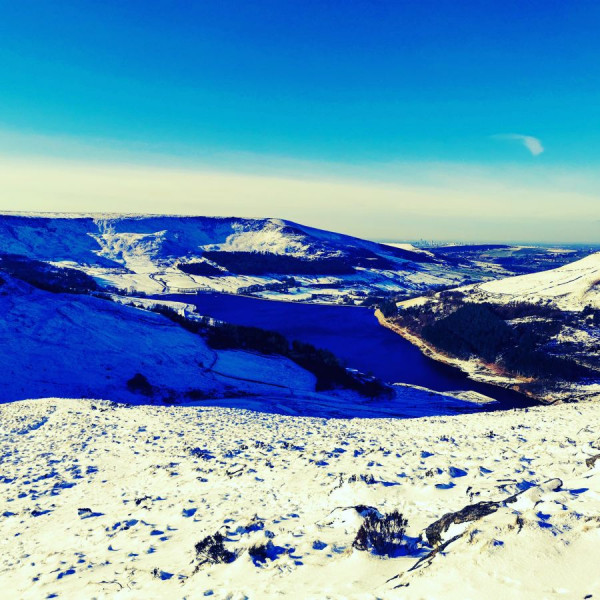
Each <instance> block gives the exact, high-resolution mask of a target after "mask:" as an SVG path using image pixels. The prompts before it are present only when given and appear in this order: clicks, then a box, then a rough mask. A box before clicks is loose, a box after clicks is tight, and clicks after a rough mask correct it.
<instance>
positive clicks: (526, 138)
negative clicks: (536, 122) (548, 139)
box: [493, 133, 544, 156]
mask: <svg viewBox="0 0 600 600" xmlns="http://www.w3.org/2000/svg"><path fill="white" fill-rule="evenodd" d="M493 138H494V139H496V140H512V141H515V142H519V143H520V144H522V145H523V146H525V148H527V150H529V152H531V154H532V155H533V156H538V155H539V154H541V153H542V152H543V151H544V146H542V142H541V141H540V140H539V139H538V138H536V137H533V136H532V135H521V134H520V133H502V134H499V135H495V136H493Z"/></svg>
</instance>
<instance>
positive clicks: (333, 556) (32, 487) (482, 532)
mask: <svg viewBox="0 0 600 600" xmlns="http://www.w3.org/2000/svg"><path fill="white" fill-rule="evenodd" d="M599 421H600V405H598V404H586V405H563V406H553V407H539V408H534V409H529V410H527V411H525V410H517V411H509V412H502V413H488V414H483V415H479V416H478V417H477V418H476V419H474V418H473V417H472V416H467V415H463V416H455V417H445V418H440V417H436V418H423V419H416V420H405V421H398V420H394V419H376V420H363V419H353V420H336V419H331V420H323V419H311V418H297V417H295V418H292V417H284V416H278V415H264V414H261V413H254V412H251V411H247V410H232V409H223V408H208V409H206V408H198V407H183V406H179V407H165V406H162V407H159V406H137V407H127V406H122V405H114V404H112V403H108V402H98V401H86V400H53V399H49V400H37V401H24V402H15V403H11V404H4V405H0V444H1V447H2V450H3V454H2V472H1V477H0V514H1V515H2V516H1V517H0V518H1V519H2V533H3V546H2V553H1V554H0V581H1V583H2V589H3V598H6V599H7V600H12V599H13V598H15V599H16V598H19V599H20V600H26V599H36V600H37V599H38V598H131V599H134V598H136V599H137V598H147V599H149V600H158V599H160V598H172V599H174V600H175V599H183V598H188V599H190V600H192V599H196V598H198V599H199V598H205V597H210V598H215V599H217V600H224V599H226V598H228V599H234V598H247V599H248V600H264V599H271V598H294V599H295V598H298V599H305V598H306V599H309V598H311V599H317V598H331V599H341V598H347V599H360V600H366V599H375V598H381V599H384V600H394V599H407V600H411V599H414V600H417V599H419V600H420V599H423V598H426V599H440V598H448V599H457V600H458V599H460V600H464V599H473V600H475V599H483V598H485V599H486V600H488V599H489V600H494V599H502V600H504V599H507V598H510V599H517V598H518V599H519V600H539V599H540V598H548V599H550V598H578V599H583V598H596V597H597V596H598V595H600V573H599V572H598V548H599V547H600V523H599V521H598V514H599V512H600V470H599V469H600V459H598V460H596V461H595V462H594V459H593V457H594V456H595V455H598V454H599V453H600V449H599V447H598V441H599V440H598V437H599V435H600V430H599V429H598V427H597V426H596V424H597V423H598V422H599ZM466 507H469V508H468V509H467V508H466ZM394 511H399V512H400V513H401V515H402V519H405V521H406V524H405V532H404V537H403V538H400V537H398V538H395V539H394V538H392V537H387V538H386V539H388V540H389V541H390V542H391V544H392V545H391V547H390V548H389V551H390V554H391V556H385V555H381V554H377V553H376V552H377V550H376V549H375V548H373V547H372V546H369V545H368V544H367V546H365V545H364V543H361V541H360V540H361V539H362V540H363V542H364V540H365V539H367V540H369V539H370V538H364V537H363V538H360V537H359V536H358V532H359V530H361V528H362V527H363V526H365V527H366V525H365V523H366V522H367V519H368V515H371V517H370V518H371V519H372V520H373V521H375V522H378V521H379V520H380V517H383V518H385V516H386V515H387V516H389V515H391V514H393V512H394ZM458 511H461V512H458ZM442 518H443V520H442V521H440V519H442ZM446 526H447V527H448V528H447V529H446ZM216 534H220V535H221V536H222V538H221V545H220V547H219V544H218V543H216V540H217V539H219V538H213V541H212V543H210V538H209V543H207V542H206V540H207V537H208V536H215V535H216ZM217 561H220V562H217ZM215 562H216V564H213V563H215Z"/></svg>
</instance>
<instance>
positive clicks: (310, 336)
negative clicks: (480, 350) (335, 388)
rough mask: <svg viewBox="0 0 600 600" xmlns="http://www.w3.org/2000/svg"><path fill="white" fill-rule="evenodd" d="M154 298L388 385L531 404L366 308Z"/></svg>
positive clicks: (208, 296)
mask: <svg viewBox="0 0 600 600" xmlns="http://www.w3.org/2000/svg"><path fill="white" fill-rule="evenodd" d="M160 298H161V299H162V300H174V301H180V302H185V303H187V304H194V305H195V306H196V307H197V309H198V312H199V313H200V314H202V315H204V316H209V317H213V318H215V319H219V320H222V321H227V322H229V323H235V324H237V325H248V326H252V327H260V328H262V329H269V330H272V331H278V332H280V333H282V334H283V335H285V336H286V337H287V338H288V339H289V340H290V341H292V340H299V341H301V342H307V343H310V344H312V345H313V346H316V347H318V348H323V349H326V350H329V351H330V352H333V353H334V354H335V355H336V356H337V357H338V358H340V359H341V360H342V362H343V363H344V364H345V365H346V366H347V367H351V368H354V369H358V370H359V371H362V372H363V373H369V374H373V375H375V376H377V377H378V378H380V379H382V380H384V381H387V382H389V383H408V384H412V385H419V386H423V387H427V388H430V389H432V390H436V391H439V392H447V391H457V390H460V391H463V390H472V391H476V392H479V393H481V394H485V395H486V396H490V397H491V398H494V399H496V400H498V401H500V402H501V403H502V408H512V407H517V406H527V405H531V404H534V402H533V401H532V400H530V399H528V398H526V397H525V396H523V395H522V394H519V393H517V392H514V391H512V390H507V389H504V388H501V387H498V386H494V385H490V384H486V383H479V382H477V381H473V380H472V379H469V378H468V377H467V376H466V375H465V374H464V373H462V372H461V371H460V370H458V369H456V368H454V367H450V366H448V365H444V364H442V363H439V362H437V361H435V360H433V359H431V358H428V357H427V356H425V355H424V354H422V352H421V351H420V350H419V349H418V348H417V347H416V346H414V345H413V344H411V343H410V342H409V341H407V340H405V339H404V338H403V337H401V336H400V335H398V334H396V333H394V332H392V331H390V330H389V329H387V328H385V327H383V326H381V325H380V324H379V323H378V321H377V319H376V318H375V315H374V314H373V311H372V310H371V309H369V308H364V307H358V306H340V305H324V304H303V303H300V302H281V301H276V300H263V299H259V298H251V297H248V296H236V295H232V294H220V293H199V294H197V295H190V294H185V295H176V294H170V295H166V296H165V295H161V296H160Z"/></svg>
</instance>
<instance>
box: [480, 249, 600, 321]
mask: <svg viewBox="0 0 600 600" xmlns="http://www.w3.org/2000/svg"><path fill="white" fill-rule="evenodd" d="M478 288H479V289H480V290H481V291H483V292H485V293H487V294H491V295H493V296H496V297H497V298H498V300H500V301H519V302H532V303H533V302H539V301H545V300H549V301H551V302H553V303H555V304H556V305H558V306H560V307H561V308H565V309H567V310H577V309H578V308H583V307H584V306H588V305H591V306H593V307H596V308H600V252H599V253H596V254H591V255H590V256H587V257H586V258H583V259H581V260H578V261H575V262H573V263H570V264H567V265H565V266H563V267H560V268H558V269H552V270H550V271H542V272H540V273H531V274H529V275H520V276H518V277H508V278H506V279H499V280H496V281H488V282H486V283H483V284H480V285H479V286H478Z"/></svg>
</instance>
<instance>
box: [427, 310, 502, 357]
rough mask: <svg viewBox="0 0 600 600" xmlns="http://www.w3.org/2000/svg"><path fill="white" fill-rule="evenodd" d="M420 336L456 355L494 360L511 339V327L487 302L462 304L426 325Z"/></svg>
mask: <svg viewBox="0 0 600 600" xmlns="http://www.w3.org/2000/svg"><path fill="white" fill-rule="evenodd" d="M423 337H424V338H425V339H426V340H427V341H428V342H430V343H432V344H433V345H434V346H436V347H437V348H440V349H441V350H444V351H446V352H449V353H450V354H453V355H455V356H458V357H459V358H469V357H470V356H473V355H475V356H479V357H481V358H483V359H484V360H486V361H490V362H491V361H493V360H494V359H495V358H496V356H497V355H498V353H499V352H500V351H502V350H503V349H505V348H507V347H508V346H509V345H510V344H511V343H512V342H513V333H512V330H511V328H510V327H509V326H508V325H507V324H506V323H505V322H504V321H503V320H502V319H501V318H500V317H498V316H497V315H495V314H494V313H493V312H492V311H491V310H490V308H489V307H488V306H487V305H486V304H464V305H463V306H461V307H460V308H459V309H458V310H456V311H455V312H453V313H451V314H450V315H448V316H447V317H445V318H443V319H440V320H439V321H436V322H435V323H432V324H431V325H426V326H425V327H424V328H423Z"/></svg>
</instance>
